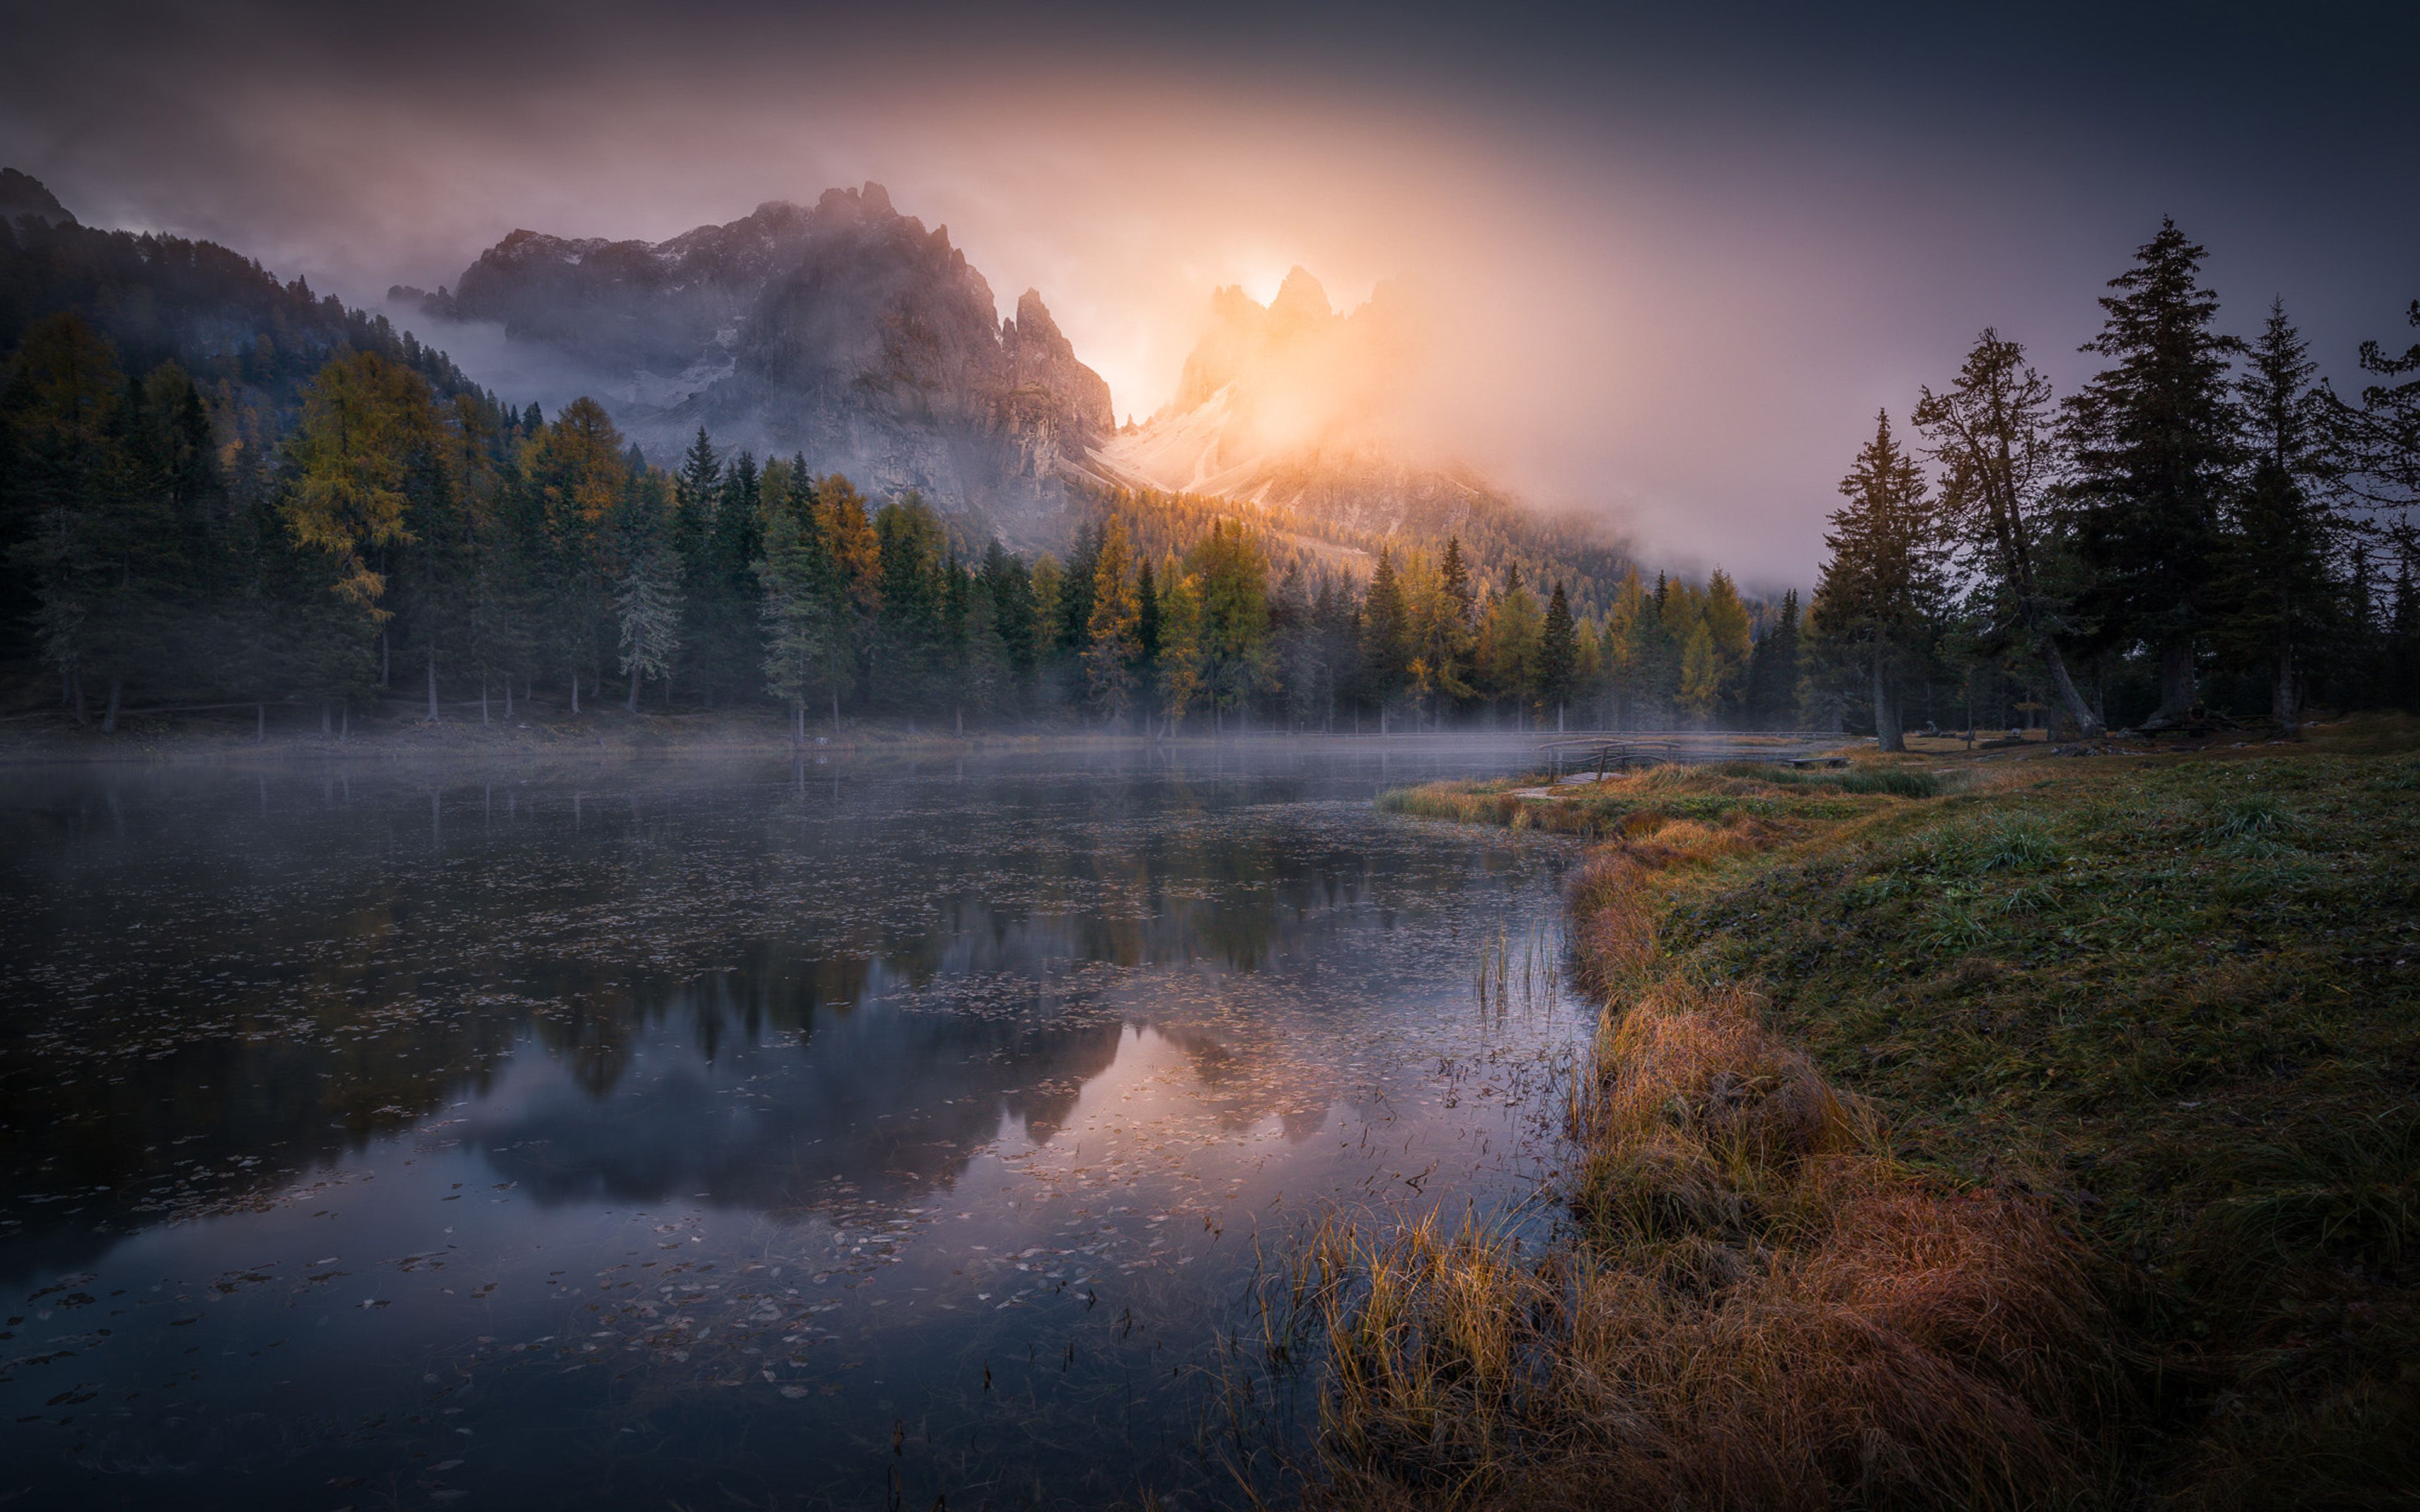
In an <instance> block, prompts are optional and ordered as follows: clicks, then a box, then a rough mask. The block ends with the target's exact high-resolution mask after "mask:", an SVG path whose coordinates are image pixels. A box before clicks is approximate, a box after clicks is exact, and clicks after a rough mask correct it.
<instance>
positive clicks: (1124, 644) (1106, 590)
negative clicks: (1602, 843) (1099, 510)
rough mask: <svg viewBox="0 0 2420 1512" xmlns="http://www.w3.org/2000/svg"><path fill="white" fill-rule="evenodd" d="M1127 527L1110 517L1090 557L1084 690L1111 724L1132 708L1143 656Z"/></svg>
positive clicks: (1137, 595)
mask: <svg viewBox="0 0 2420 1512" xmlns="http://www.w3.org/2000/svg"><path fill="white" fill-rule="evenodd" d="M1130 556H1131V553H1130V552H1129V551H1128V549H1127V547H1126V524H1125V520H1124V519H1123V518H1121V517H1118V516H1115V515H1112V516H1110V517H1109V519H1108V520H1107V521H1106V522H1105V523H1104V524H1103V525H1102V527H1101V535H1100V545H1099V547H1098V548H1097V549H1095V550H1094V554H1093V593H1092V599H1093V612H1092V618H1091V619H1090V620H1089V621H1088V622H1087V624H1086V625H1085V629H1084V686H1085V689H1086V691H1088V692H1089V693H1090V694H1091V695H1092V700H1093V706H1094V708H1096V709H1098V710H1100V711H1101V717H1103V718H1105V719H1107V720H1108V721H1109V723H1111V724H1116V723H1118V722H1119V721H1121V720H1123V719H1124V718H1125V714H1126V710H1127V708H1128V707H1129V706H1130V705H1132V704H1133V702H1134V696H1135V678H1136V671H1137V669H1138V667H1139V666H1140V662H1141V656H1142V641H1141V636H1140V627H1141V622H1142V604H1141V601H1140V595H1139V594H1137V592H1136V583H1135V574H1134V571H1133V564H1132V563H1131V561H1130V560H1129V559H1130Z"/></svg>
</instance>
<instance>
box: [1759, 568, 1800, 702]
mask: <svg viewBox="0 0 2420 1512" xmlns="http://www.w3.org/2000/svg"><path fill="white" fill-rule="evenodd" d="M1803 661H1804V656H1803V653H1802V652H1801V649H1800V644H1799V633H1798V590H1797V589H1795V588H1792V589H1791V590H1790V591H1789V592H1787V593H1785V594H1782V595H1781V608H1780V609H1778V610H1777V611H1776V613H1775V615H1774V618H1773V623H1772V624H1771V625H1768V626H1767V627H1766V628H1765V632H1764V634H1763V635H1762V636H1761V637H1759V638H1758V640H1757V642H1756V645H1755V648H1754V649H1753V650H1751V651H1750V652H1749V654H1748V664H1747V692H1746V702H1747V723H1748V728H1749V729H1751V730H1782V729H1790V728H1793V727H1794V726H1795V723H1796V721H1795V718H1794V716H1795V714H1796V711H1797V706H1798V680H1799V677H1800V676H1801V674H1802V671H1803Z"/></svg>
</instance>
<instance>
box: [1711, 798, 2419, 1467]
mask: <svg viewBox="0 0 2420 1512" xmlns="http://www.w3.org/2000/svg"><path fill="white" fill-rule="evenodd" d="M2415 769H2420V764H2415V763H2414V762H2413V761H2412V759H2411V758H2409V757H2391V758H2362V757H2346V756H2339V755H2328V754H2293V755H2282V756H2272V757H2264V758H2259V759H2252V760H2237V761H2222V760H2202V761H2195V762H2183V763H2167V764H2159V765H2156V766H2153V765H2149V764H2121V763H2114V762H2112V763H2093V764H2088V765H2087V764H2078V765H2077V766H2075V767H2068V766H2065V765H2062V767H2061V768H2059V769H2057V770H2056V771H2055V774H2054V775H2047V776H2045V777H2043V778H2040V779H2033V780H2027V781H2021V782H2019V783H2017V784H2015V785H2013V786H2010V787H2007V788H2003V789H2000V790H1997V791H1993V792H1984V793H1977V794H1975V795H1970V796H1964V797H1958V798H1952V799H1948V800H1944V801H1942V802H1939V803H1937V804H1931V805H1926V806H1924V807H1923V808H1921V809H1918V810H1912V811H1907V812H1903V813H1899V814H1894V815H1891V816H1888V817H1887V818H1885V819H1883V820H1881V821H1879V822H1877V823H1874V824H1871V825H1864V826H1858V827H1856V828H1855V829H1854V830H1844V831H1842V832H1839V833H1836V834H1831V835H1826V836H1824V837H1822V838H1819V839H1817V840H1814V841H1809V842H1807V843H1806V844H1804V845H1802V846H1800V847H1798V848H1797V849H1796V850H1795V851H1794V852H1792V853H1786V854H1784V855H1783V856H1780V857H1778V858H1775V857H1765V858H1760V859H1759V860H1755V861H1748V862H1743V863H1738V864H1736V865H1734V866H1733V867H1732V868H1730V870H1729V871H1728V872H1726V873H1724V874H1723V875H1722V876H1720V877H1718V878H1715V879H1713V880H1711V881H1710V882H1709V883H1708V884H1707V885H1706V886H1705V887H1702V888H1701V889H1699V890H1698V891H1697V892H1695V893H1694V894H1693V895H1691V896H1688V897H1686V898H1685V899H1683V900H1682V901H1680V902H1678V903H1676V905H1675V906H1674V908H1673V911H1672V917H1671V918H1668V920H1667V922H1666V925H1665V934H1664V938H1665V940H1666V942H1667V946H1668V949H1673V950H1675V951H1676V952H1679V953H1681V954H1682V955H1683V957H1684V958H1685V959H1687V960H1688V961H1689V962H1690V963H1691V964H1692V965H1693V967H1694V968H1695V969H1697V970H1699V971H1700V972H1705V973H1712V974H1717V975H1723V976H1731V977H1738V978H1745V979H1753V980H1760V981H1761V982H1762V983H1763V984H1764V986H1765V988H1766V991H1767V992H1768V993H1769V995H1770V1003H1771V1008H1770V1012H1771V1013H1772V1016H1773V1019H1774V1022H1775V1024H1776V1027H1778V1028H1779V1029H1781V1030H1782V1031H1783V1032H1784V1033H1786V1034H1789V1035H1791V1036H1792V1037H1793V1038H1795V1039H1797V1040H1798V1041H1800V1042H1802V1043H1804V1044H1805V1045H1807V1047H1808V1048H1809V1050H1810V1051H1811V1052H1812V1053H1813V1055H1814V1056H1815V1057H1816V1060H1817V1062H1818V1063H1819V1064H1820V1065H1821V1066H1823V1068H1824V1070H1825V1071H1826V1072H1827V1073H1829V1074H1831V1075H1832V1076H1834V1077H1835V1078H1836V1079H1837V1080H1838V1081H1839V1082H1840V1083H1841V1084H1842V1085H1844V1086H1846V1087H1848V1088H1852V1089H1854V1090H1856V1091H1859V1092H1863V1093H1865V1094H1867V1095H1869V1096H1871V1097H1873V1098H1874V1099H1875V1100H1876V1101H1877V1103H1879V1105H1880V1106H1882V1107H1883V1108H1884V1109H1885V1110H1886V1112H1887V1115H1888V1117H1889V1118H1890V1120H1891V1125H1892V1128H1893V1129H1894V1131H1895V1133H1896V1135H1897V1138H1898V1141H1899V1147H1900V1154H1901V1155H1902V1157H1903V1158H1906V1159H1909V1160H1912V1161H1915V1162H1917V1163H1919V1164H1923V1165H1931V1166H1933V1167H1935V1168H1938V1169H1941V1170H1944V1171H1946V1172H1947V1173H1950V1174H1952V1175H1953V1176H1955V1177H1957V1178H1959V1179H1962V1180H1978V1179H1981V1178H1983V1177H1985V1176H1987V1175H1989V1174H1991V1173H1993V1171H1994V1170H1997V1169H2005V1168H2009V1167H2015V1168H2019V1169H2023V1170H2025V1171H2027V1172H2029V1173H2033V1174H2034V1177H2035V1179H2036V1180H2040V1182H2042V1183H2044V1184H2045V1185H2048V1186H2050V1187H2052V1188H2053V1189H2055V1191H2056V1192H2057V1193H2058V1194H2059V1196H2060V1197H2061V1198H2062V1200H2063V1201H2064V1202H2065V1203H2066V1204H2067V1207H2068V1210H2069V1211H2070V1212H2071V1215H2072V1221H2073V1223H2074V1224H2075V1226H2076V1227H2077V1228H2078V1230H2079V1231H2080V1232H2081V1233H2083V1234H2084V1236H2085V1237H2086V1239H2087V1241H2088V1242H2090V1244H2091V1246H2092V1248H2093V1250H2094V1252H2095V1253H2096V1254H2097V1255H2098V1256H2100V1257H2101V1258H2102V1262H2103V1265H2104V1267H2105V1271H2106V1273H2105V1276H2104V1285H2105V1286H2106V1288H2107V1289H2108V1291H2109V1292H2110V1294H2111V1295H2112V1296H2113V1298H2115V1299H2117V1300H2118V1301H2119V1302H2120V1303H2121V1304H2122V1311H2121V1318H2122V1321H2123V1323H2124V1325H2125V1327H2126V1331H2127V1335H2128V1342H2129V1344H2130V1346H2131V1347H2132V1354H2133V1362H2134V1370H2133V1375H2134V1380H2133V1381H2132V1382H2131V1384H2132V1385H2133V1388H2134V1399H2135V1400H2136V1401H2137V1402H2138V1404H2139V1407H2138V1412H2137V1413H2136V1414H2135V1415H2134V1417H2133V1421H2131V1422H2129V1423H2128V1424H2126V1425H2125V1427H2127V1428H2128V1429H2129V1430H2131V1431H2132V1432H2133V1434H2134V1435H2135V1436H2136V1437H2135V1442H2134V1443H2133V1446H2132V1447H2131V1449H2130V1451H2129V1453H2128V1454H2127V1455H2126V1456H2125V1457H2124V1458H2126V1461H2127V1463H2128V1465H2129V1466H2130V1468H2131V1469H2132V1470H2133V1473H2139V1474H2143V1475H2147V1476H2149V1478H2150V1479H2151V1481H2152V1483H2153V1484H2154V1485H2155V1486H2156V1487H2158V1488H2159V1489H2161V1490H2162V1491H2163V1492H2164V1493H2166V1494H2168V1495H2172V1496H2173V1497H2175V1498H2176V1499H2178V1500H2180V1501H2181V1502H2185V1503H2190V1504H2196V1505H2212V1504H2217V1505H2227V1504H2232V1505H2242V1506H2257V1505H2286V1504H2293V1505H2314V1506H2321V1505H2373V1504H2381V1499H2385V1498H2389V1497H2392V1496H2396V1495H2404V1496H2409V1495H2410V1494H2411V1491H2412V1488H2413V1487H2415V1486H2420V1478H2415V1476H2414V1472H2415V1471H2420V1459H2416V1458H2415V1454H2414V1451H2413V1449H2412V1445H2414V1444H2420V1307H2415V1295H2416V1294H2415V1291H2414V1288H2413V1286H2412V1275H2411V1273H2410V1267H2411V1265H2412V1261H2413V1259H2414V1258H2415V1257H2414V1256H2413V1253H2412V1236H2413V1228H2414V1225H2415V1222H2420V1113H2415V1106H2420V1104H2415V1101H2414V1099H2415V1090H2414V1089H2415V1088H2420V823H2415V820H2420V813H2415V806H2414V803H2413V801H2412V777H2413V774H2414V772H2415ZM2155 1499H2156V1498H2155Z"/></svg>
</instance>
